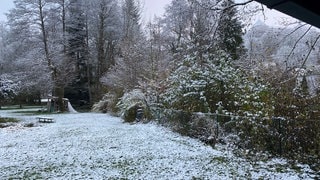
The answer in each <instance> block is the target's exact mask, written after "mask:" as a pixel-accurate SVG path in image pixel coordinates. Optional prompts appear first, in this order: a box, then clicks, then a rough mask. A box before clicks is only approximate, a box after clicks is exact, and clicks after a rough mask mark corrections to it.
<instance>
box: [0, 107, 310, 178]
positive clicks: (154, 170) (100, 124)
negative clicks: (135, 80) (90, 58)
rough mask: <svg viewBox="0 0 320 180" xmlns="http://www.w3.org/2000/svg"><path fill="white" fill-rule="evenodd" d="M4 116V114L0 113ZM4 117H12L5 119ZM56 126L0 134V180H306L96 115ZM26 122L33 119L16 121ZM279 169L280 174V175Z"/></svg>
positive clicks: (70, 117)
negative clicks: (195, 179)
mask: <svg viewBox="0 0 320 180" xmlns="http://www.w3.org/2000/svg"><path fill="white" fill-rule="evenodd" d="M0 113H1V115H4V111H0ZM5 115H12V116H16V115H13V114H10V113H8V112H7V113H6V114H5ZM52 117H54V118H55V120H56V123H52V124H40V125H39V126H38V127H33V128H22V129H16V130H13V129H6V128H4V129H0V139H1V141H0V169H1V171H0V179H10V178H13V179H20V178H21V179H91V178H92V179H121V178H125V179H172V180H174V179H193V178H200V179H234V178H237V179H248V178H252V179H259V178H263V179H265V178H266V179H301V178H303V179H307V178H311V177H312V176H311V175H309V174H308V172H311V170H310V169H309V168H308V167H307V166H302V165H301V168H302V171H301V172H296V171H295V170H293V169H290V168H288V165H287V162H286V161H284V160H271V161H268V162H255V163H254V164H253V163H250V162H248V161H246V160H244V159H241V158H238V157H235V156H234V155H233V154H232V153H231V151H228V150H225V149H224V150H223V148H222V146H218V147H217V148H216V149H213V148H211V147H209V146H205V145H204V144H202V143H201V142H199V141H197V140H194V139H191V138H188V137H183V136H180V135H179V134H176V133H173V132H171V131H169V130H167V129H165V128H163V127H160V126H158V125H155V124H133V125H130V124H126V123H123V122H122V120H121V119H119V118H116V117H111V116H109V115H105V114H98V113H78V114H56V115H52ZM20 118H22V119H23V120H24V121H25V122H31V121H34V122H36V121H35V117H34V116H21V117H20ZM279 169H280V170H279Z"/></svg>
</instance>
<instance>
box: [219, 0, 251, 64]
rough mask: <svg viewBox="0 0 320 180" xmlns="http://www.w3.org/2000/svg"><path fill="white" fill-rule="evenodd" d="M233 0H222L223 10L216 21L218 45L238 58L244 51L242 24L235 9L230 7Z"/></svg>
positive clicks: (233, 57)
mask: <svg viewBox="0 0 320 180" xmlns="http://www.w3.org/2000/svg"><path fill="white" fill-rule="evenodd" d="M233 4H234V1H233V0H224V2H223V3H222V7H223V11H222V13H221V14H220V19H219V22H218V29H217V30H218V31H217V32H218V46H219V47H220V48H221V49H222V50H224V51H226V52H227V53H228V54H230V56H231V58H232V59H233V60H238V59H239V58H240V57H241V56H242V55H243V54H244V53H245V47H244V45H243V38H242V36H243V34H244V33H243V31H242V28H243V26H242V24H241V22H240V21H239V18H238V17H237V9H236V8H235V7H232V5H233Z"/></svg>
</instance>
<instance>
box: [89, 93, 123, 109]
mask: <svg viewBox="0 0 320 180" xmlns="http://www.w3.org/2000/svg"><path fill="white" fill-rule="evenodd" d="M117 100H118V99H117V95H115V93H110V92H109V93H107V94H105V95H104V96H103V98H102V99H101V100H100V101H99V102H97V103H95V104H94V105H93V106H92V111H93V112H103V113H107V112H109V113H114V112H116V109H115V107H116V104H117Z"/></svg>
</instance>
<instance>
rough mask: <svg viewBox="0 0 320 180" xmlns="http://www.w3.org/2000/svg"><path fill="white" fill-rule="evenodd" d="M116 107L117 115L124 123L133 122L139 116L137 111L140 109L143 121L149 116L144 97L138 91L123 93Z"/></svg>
mask: <svg viewBox="0 0 320 180" xmlns="http://www.w3.org/2000/svg"><path fill="white" fill-rule="evenodd" d="M117 107H118V108H119V115H120V116H121V117H122V118H123V119H124V120H125V121H126V122H133V121H135V120H136V118H137V116H139V114H138V113H137V112H138V110H139V109H142V113H143V117H142V118H143V119H144V117H147V116H149V114H150V112H149V110H148V109H149V108H148V103H147V100H146V97H145V95H144V93H143V92H142V91H141V90H140V89H134V90H132V91H130V92H127V93H125V94H124V95H123V96H122V97H121V98H120V101H119V102H118V104H117ZM140 120H142V119H140Z"/></svg>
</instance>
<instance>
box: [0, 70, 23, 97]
mask: <svg viewBox="0 0 320 180" xmlns="http://www.w3.org/2000/svg"><path fill="white" fill-rule="evenodd" d="M12 79H13V77H10V76H9V75H8V74H2V75H0V100H1V101H3V100H6V99H8V98H12V97H13V96H15V95H17V93H18V90H19V89H20V83H19V82H14V81H13V80H12Z"/></svg>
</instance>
